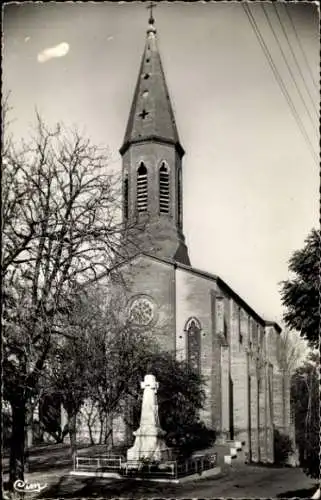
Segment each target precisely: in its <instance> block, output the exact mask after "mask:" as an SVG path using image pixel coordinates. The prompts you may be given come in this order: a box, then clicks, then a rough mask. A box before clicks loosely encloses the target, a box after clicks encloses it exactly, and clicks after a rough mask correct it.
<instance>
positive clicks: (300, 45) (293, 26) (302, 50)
mask: <svg viewBox="0 0 321 500" xmlns="http://www.w3.org/2000/svg"><path fill="white" fill-rule="evenodd" d="M284 9H285V12H286V13H287V15H288V18H289V20H290V23H291V26H292V29H293V31H294V34H295V38H296V40H297V42H298V45H299V47H300V49H301V53H302V56H303V59H304V61H305V64H306V66H307V68H308V72H309V75H310V77H311V80H312V82H313V84H314V86H315V89H316V90H317V91H318V84H317V82H316V81H315V79H314V77H313V73H312V70H311V67H310V64H309V61H308V58H307V56H306V53H305V51H304V49H303V46H302V43H301V40H300V38H299V35H298V32H297V30H296V27H295V24H294V21H293V19H292V16H291V14H290V10H289V9H288V6H287V5H286V3H285V4H284Z"/></svg>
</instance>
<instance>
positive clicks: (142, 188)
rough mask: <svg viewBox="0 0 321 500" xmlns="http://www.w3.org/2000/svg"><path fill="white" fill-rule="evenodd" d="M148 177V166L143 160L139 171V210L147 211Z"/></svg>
mask: <svg viewBox="0 0 321 500" xmlns="http://www.w3.org/2000/svg"><path fill="white" fill-rule="evenodd" d="M147 196H148V179H147V168H146V166H145V165H144V163H143V162H141V164H140V166H139V169H138V171H137V210H138V212H147Z"/></svg>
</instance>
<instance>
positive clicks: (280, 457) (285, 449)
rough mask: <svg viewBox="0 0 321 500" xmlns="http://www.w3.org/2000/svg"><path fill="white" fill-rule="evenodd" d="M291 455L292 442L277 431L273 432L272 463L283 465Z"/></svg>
mask: <svg viewBox="0 0 321 500" xmlns="http://www.w3.org/2000/svg"><path fill="white" fill-rule="evenodd" d="M291 453H293V446H292V441H291V439H290V438H289V436H287V435H286V434H281V433H280V432H279V431H278V430H277V429H275V430H274V463H275V464H277V465H285V464H286V463H287V461H288V458H289V455H290V454H291Z"/></svg>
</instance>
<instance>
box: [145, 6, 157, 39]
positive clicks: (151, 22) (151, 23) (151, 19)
mask: <svg viewBox="0 0 321 500" xmlns="http://www.w3.org/2000/svg"><path fill="white" fill-rule="evenodd" d="M156 6H157V4H156V3H154V2H149V5H148V6H147V7H146V9H149V19H148V30H147V34H150V33H151V34H154V35H155V33H156V29H155V26H154V23H155V19H154V16H153V8H154V7H156Z"/></svg>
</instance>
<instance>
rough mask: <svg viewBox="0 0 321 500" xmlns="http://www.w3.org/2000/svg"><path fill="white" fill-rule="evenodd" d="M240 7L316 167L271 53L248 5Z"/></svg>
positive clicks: (306, 138) (314, 157) (306, 137)
mask: <svg viewBox="0 0 321 500" xmlns="http://www.w3.org/2000/svg"><path fill="white" fill-rule="evenodd" d="M242 6H243V9H244V12H245V14H246V16H247V18H248V20H249V22H250V24H251V27H252V28H253V31H254V33H255V35H256V37H257V39H258V41H259V44H260V46H261V48H262V50H263V52H264V55H265V56H266V58H267V61H268V63H269V65H270V68H271V70H272V72H273V74H274V76H275V79H276V81H277V83H278V84H279V87H280V89H281V91H282V93H283V95H284V97H285V99H286V101H287V103H288V105H289V107H290V110H291V113H292V115H293V117H294V119H295V121H296V123H297V125H298V127H299V129H300V131H301V134H302V136H303V138H304V140H305V142H306V144H307V146H308V148H309V150H310V153H311V155H312V157H313V159H314V161H315V163H316V164H317V165H318V159H317V155H316V154H315V151H314V149H313V145H312V143H311V141H310V138H309V136H308V134H307V132H306V130H305V128H304V125H303V123H302V120H301V118H300V116H299V114H298V112H297V110H296V108H295V106H294V104H293V101H292V99H291V97H290V95H289V93H288V91H287V89H286V86H285V84H284V82H283V80H282V78H281V76H280V73H279V72H278V69H277V67H276V66H275V64H274V61H273V58H272V56H271V53H270V51H269V49H268V48H267V45H266V43H265V41H264V38H263V37H262V35H261V33H260V30H259V28H258V25H257V23H256V21H255V19H254V17H253V15H252V13H251V11H250V8H249V5H248V4H247V3H242Z"/></svg>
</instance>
